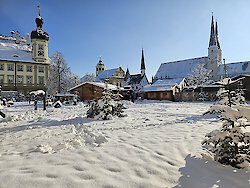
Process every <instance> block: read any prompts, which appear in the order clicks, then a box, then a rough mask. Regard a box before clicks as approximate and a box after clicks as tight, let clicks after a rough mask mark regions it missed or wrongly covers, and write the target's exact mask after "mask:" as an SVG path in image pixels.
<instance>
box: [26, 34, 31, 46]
mask: <svg viewBox="0 0 250 188" xmlns="http://www.w3.org/2000/svg"><path fill="white" fill-rule="evenodd" d="M25 41H26V44H27V45H30V34H29V33H27V34H26V36H25Z"/></svg>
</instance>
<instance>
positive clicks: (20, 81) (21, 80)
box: [17, 75, 23, 84]
mask: <svg viewBox="0 0 250 188" xmlns="http://www.w3.org/2000/svg"><path fill="white" fill-rule="evenodd" d="M17 83H20V84H22V83H23V76H20V75H18V76H17Z"/></svg>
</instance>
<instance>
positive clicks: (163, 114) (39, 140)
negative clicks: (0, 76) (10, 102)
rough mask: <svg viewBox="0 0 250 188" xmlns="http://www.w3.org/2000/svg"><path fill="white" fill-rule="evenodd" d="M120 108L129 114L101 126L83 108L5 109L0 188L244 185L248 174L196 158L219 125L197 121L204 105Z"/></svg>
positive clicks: (226, 187) (1, 122)
mask: <svg viewBox="0 0 250 188" xmlns="http://www.w3.org/2000/svg"><path fill="white" fill-rule="evenodd" d="M40 105H41V104H40ZM125 105H126V107H127V109H126V110H125V113H126V114H127V115H128V116H126V117H123V118H115V119H113V120H107V121H100V120H98V121H97V120H93V119H87V118H86V111H87V107H85V105H84V104H78V105H77V106H63V107H62V108H60V109H54V108H52V107H50V108H48V109H47V111H42V108H40V110H38V111H37V112H35V111H34V110H33V106H32V105H28V103H27V102H22V103H15V105H14V106H13V107H8V108H4V109H3V112H5V113H6V115H7V117H6V118H5V119H2V118H0V187H1V188H2V187H3V188H5V187H8V188H10V187H20V188H21V187H22V188H23V187H47V188H48V187H58V188H59V187H60V188H62V187H70V188H74V187H81V188H82V187H84V188H86V187H90V188H95V187H103V188H115V187H117V188H121V187H124V188H139V187H140V188H155V187H161V188H169V187H175V188H178V187H182V188H218V187H220V188H248V187H250V171H249V170H239V169H234V168H232V167H228V166H223V165H221V164H219V163H217V162H213V161H206V160H204V159H201V153H202V152H203V150H202V147H201V141H202V140H203V139H204V138H205V137H204V136H205V134H206V133H209V132H210V131H212V130H214V129H216V128H218V127H219V126H220V125H221V122H220V121H219V120H218V119H216V118H214V117H212V116H210V117H209V116H205V117H204V116H202V113H203V112H205V111H206V110H207V109H208V108H209V106H210V105H211V103H170V102H153V101H144V102H137V103H135V104H133V103H129V102H125Z"/></svg>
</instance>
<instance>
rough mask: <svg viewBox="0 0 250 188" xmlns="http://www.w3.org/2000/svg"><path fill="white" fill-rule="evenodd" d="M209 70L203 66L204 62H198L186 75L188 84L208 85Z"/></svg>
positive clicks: (209, 82)
mask: <svg viewBox="0 0 250 188" xmlns="http://www.w3.org/2000/svg"><path fill="white" fill-rule="evenodd" d="M210 75H211V71H210V70H208V69H206V68H205V64H198V65H197V66H196V67H195V68H194V70H193V71H192V73H191V74H189V75H188V77H187V83H188V85H189V86H198V85H208V84H211V83H212V80H211V79H210V77H211V76H210Z"/></svg>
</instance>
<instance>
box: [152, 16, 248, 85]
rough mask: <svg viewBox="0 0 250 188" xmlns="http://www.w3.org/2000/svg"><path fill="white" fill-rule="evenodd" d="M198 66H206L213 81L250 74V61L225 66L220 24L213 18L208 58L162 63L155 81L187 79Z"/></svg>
mask: <svg viewBox="0 0 250 188" xmlns="http://www.w3.org/2000/svg"><path fill="white" fill-rule="evenodd" d="M198 64H204V65H205V67H206V68H207V69H208V70H210V71H211V79H212V80H214V81H218V80H220V79H221V78H224V77H234V76H238V75H241V74H250V61H245V62H236V63H228V64H224V62H222V50H221V45H220V41H219V31H218V23H217V21H216V23H214V18H213V16H212V21H211V31H210V39H209V46H208V56H205V57H197V58H192V59H185V60H180V61H172V62H167V63H162V64H161V65H160V67H159V69H158V70H157V72H156V74H155V76H154V81H156V80H164V79H183V78H187V77H188V75H189V74H191V73H192V70H193V69H194V68H195V67H197V65H198Z"/></svg>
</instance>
